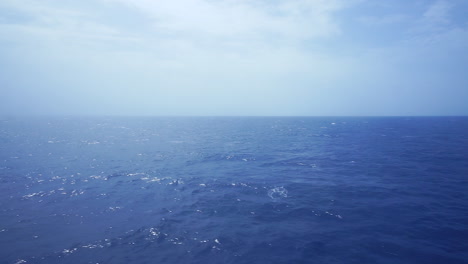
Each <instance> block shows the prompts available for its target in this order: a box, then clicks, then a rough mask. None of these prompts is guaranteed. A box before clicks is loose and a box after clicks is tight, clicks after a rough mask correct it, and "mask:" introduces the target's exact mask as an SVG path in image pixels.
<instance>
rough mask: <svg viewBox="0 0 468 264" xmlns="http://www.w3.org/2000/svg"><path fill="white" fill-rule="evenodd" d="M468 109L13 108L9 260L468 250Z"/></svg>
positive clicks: (374, 255)
mask: <svg viewBox="0 0 468 264" xmlns="http://www.w3.org/2000/svg"><path fill="white" fill-rule="evenodd" d="M467 209H468V118H463V117H444V118H442V117H440V118H428V117H426V118H364V117H363V118H332V117H327V118H300V117H297V118H274V117H271V118H253V117H252V118H235V117H230V118H208V117H206V118H90V117H87V118H4V119H1V120H0V263H12V264H13V263H18V264H19V263H101V264H102V263H466V262H467V261H468V210H467Z"/></svg>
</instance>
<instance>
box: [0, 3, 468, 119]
mask: <svg viewBox="0 0 468 264" xmlns="http://www.w3.org/2000/svg"><path fill="white" fill-rule="evenodd" d="M467 13H468V2H467V1H464V0H452V1H448V0H418V1H403V0H396V1H392V2H391V3H390V2H381V1H379V2H377V1H370V0H347V1H344V0H328V1H325V0H289V1H266V0H259V1H246V0H239V1H232V0H217V1H211V0H177V1H149V0H84V1H79V2H76V1H58V0H44V1H40V2H39V1H32V0H25V1H14V0H4V1H2V2H1V3H0V68H1V69H2V70H1V71H0V116H31V115H33V116H466V115H468V104H467V103H466V98H468V76H467V75H466V69H468V52H467V51H468V16H466V14H467Z"/></svg>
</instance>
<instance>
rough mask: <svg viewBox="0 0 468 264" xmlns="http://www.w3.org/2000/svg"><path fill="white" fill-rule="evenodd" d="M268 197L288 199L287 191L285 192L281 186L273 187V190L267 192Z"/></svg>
mask: <svg viewBox="0 0 468 264" xmlns="http://www.w3.org/2000/svg"><path fill="white" fill-rule="evenodd" d="M268 196H269V197H270V198H271V199H279V198H286V197H288V190H286V188H284V187H283V186H281V187H275V188H273V189H270V190H268Z"/></svg>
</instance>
